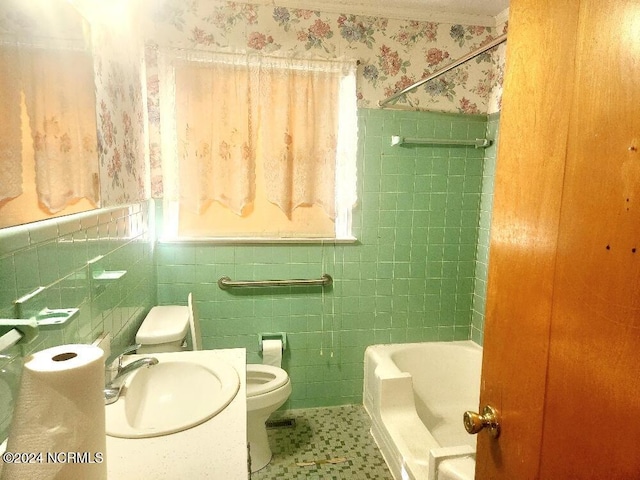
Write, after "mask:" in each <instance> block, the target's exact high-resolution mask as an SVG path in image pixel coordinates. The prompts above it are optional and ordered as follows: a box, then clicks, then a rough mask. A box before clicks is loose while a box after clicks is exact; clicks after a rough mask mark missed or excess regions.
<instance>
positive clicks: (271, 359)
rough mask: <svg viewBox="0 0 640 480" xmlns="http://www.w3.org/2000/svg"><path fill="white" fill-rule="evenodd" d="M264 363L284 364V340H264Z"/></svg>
mask: <svg viewBox="0 0 640 480" xmlns="http://www.w3.org/2000/svg"><path fill="white" fill-rule="evenodd" d="M262 364H263V365H271V366H272V367H280V366H282V340H262Z"/></svg>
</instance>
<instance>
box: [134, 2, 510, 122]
mask: <svg viewBox="0 0 640 480" xmlns="http://www.w3.org/2000/svg"><path fill="white" fill-rule="evenodd" d="M146 8H147V13H146V18H147V28H146V34H147V41H148V42H150V43H152V44H159V45H161V46H168V47H177V48H185V49H194V50H196V49H197V50H217V51H248V52H251V51H254V52H264V53H266V54H281V55H283V54H284V55H291V54H294V55H306V56H310V55H313V56H321V57H325V58H336V57H347V58H353V59H357V60H359V61H360V66H359V85H358V97H359V100H360V101H359V106H360V107H373V108H375V107H377V105H378V101H380V100H382V99H384V98H386V97H388V96H389V95H392V94H393V93H395V92H396V91H398V90H400V89H402V88H405V87H407V86H409V85H411V84H412V83H414V82H416V81H418V80H420V79H421V78H424V77H425V76H426V75H428V74H430V73H433V72H434V71H435V70H437V69H439V68H441V67H443V66H445V65H447V64H448V63H450V62H452V61H454V60H455V59H457V58H460V57H461V56H463V55H464V54H466V53H468V52H469V51H471V50H473V49H475V48H477V47H479V46H481V45H482V44H485V43H487V42H489V41H490V40H491V39H493V38H495V37H496V36H498V35H499V34H501V33H502V31H498V29H496V28H490V27H482V26H473V25H454V24H444V23H434V22H420V21H411V20H396V19H388V18H383V17H371V16H359V15H351V14H333V13H323V12H319V11H312V10H300V9H292V8H285V7H278V6H269V5H252V4H246V3H239V2H227V3H224V2H213V1H207V0H190V1H188V2H184V1H182V0H159V1H158V0H147V7H146ZM497 63H498V58H497V57H493V56H492V55H491V54H489V53H487V54H484V55H481V56H479V57H477V58H476V59H475V60H472V61H470V62H468V63H467V64H465V65H463V66H461V67H458V68H457V69H455V70H453V71H452V72H450V73H448V74H446V75H444V76H443V77H440V78H439V79H436V80H434V81H432V82H428V83H427V84H426V86H424V87H421V88H420V89H419V90H418V91H417V92H416V93H412V94H409V95H407V98H406V99H401V100H400V102H399V103H400V104H403V105H405V106H409V107H412V108H415V109H428V110H437V111H446V112H456V113H486V111H487V105H488V101H489V98H490V94H491V89H492V87H493V85H494V83H495V79H496V73H495V69H496V64H497Z"/></svg>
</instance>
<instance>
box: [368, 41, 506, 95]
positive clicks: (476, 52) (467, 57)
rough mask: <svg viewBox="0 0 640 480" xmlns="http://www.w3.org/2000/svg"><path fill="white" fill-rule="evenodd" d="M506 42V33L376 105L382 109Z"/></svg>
mask: <svg viewBox="0 0 640 480" xmlns="http://www.w3.org/2000/svg"><path fill="white" fill-rule="evenodd" d="M506 40H507V34H506V33H505V34H503V35H500V36H499V37H497V38H495V39H494V40H492V41H491V42H489V43H487V44H486V45H484V46H482V47H480V48H478V49H477V50H474V51H472V52H470V53H468V54H466V55H465V56H464V57H461V58H459V59H458V60H456V61H455V62H452V63H450V64H449V65H447V66H446V67H443V68H441V69H440V70H436V71H435V72H434V73H432V74H431V75H429V76H428V77H425V78H423V79H422V80H418V81H417V82H416V83H414V84H413V85H411V86H409V87H407V88H405V89H403V90H401V91H399V92H398V93H395V94H393V95H391V96H390V97H388V98H385V99H384V100H381V101H379V102H378V105H379V106H381V107H384V106H385V105H386V104H387V103H389V102H393V101H394V100H397V99H398V98H400V97H401V96H402V95H404V94H405V93H408V92H410V91H411V90H414V89H416V88H418V87H419V86H420V85H423V84H425V83H427V82H428V81H429V80H433V79H434V78H437V77H439V76H440V75H442V74H443V73H447V72H448V71H449V70H452V69H454V68H456V67H457V66H458V65H462V64H463V63H464V62H466V61H468V60H471V59H472V58H475V57H477V56H478V55H480V54H481V53H484V52H486V51H487V50H491V49H492V48H493V47H495V46H496V45H499V44H501V43H502V42H505V41H506Z"/></svg>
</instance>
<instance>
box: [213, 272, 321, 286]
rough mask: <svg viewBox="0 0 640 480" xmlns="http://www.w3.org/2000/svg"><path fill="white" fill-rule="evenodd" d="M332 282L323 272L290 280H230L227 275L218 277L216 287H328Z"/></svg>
mask: <svg viewBox="0 0 640 480" xmlns="http://www.w3.org/2000/svg"><path fill="white" fill-rule="evenodd" d="M332 283H333V278H331V275H329V274H327V273H325V274H323V275H322V277H320V278H317V279H316V278H310V279H296V278H294V279H290V280H235V281H234V280H231V279H230V278H229V277H227V276H224V277H220V279H219V280H218V287H220V288H221V289H222V290H228V289H230V288H247V287H248V288H257V287H313V286H322V287H328V286H331V284H332Z"/></svg>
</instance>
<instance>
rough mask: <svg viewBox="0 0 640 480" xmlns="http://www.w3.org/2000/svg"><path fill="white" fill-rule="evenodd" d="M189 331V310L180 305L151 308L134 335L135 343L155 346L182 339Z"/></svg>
mask: <svg viewBox="0 0 640 480" xmlns="http://www.w3.org/2000/svg"><path fill="white" fill-rule="evenodd" d="M188 329H189V309H188V308H187V307H183V306H180V305H162V306H157V307H153V308H152V309H151V310H150V311H149V313H148V314H147V316H146V317H145V319H144V320H143V321H142V325H141V326H140V328H139V329H138V333H136V343H140V344H142V345H157V344H160V343H168V342H175V341H180V340H182V339H184V338H185V337H186V336H187V330H188Z"/></svg>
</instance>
